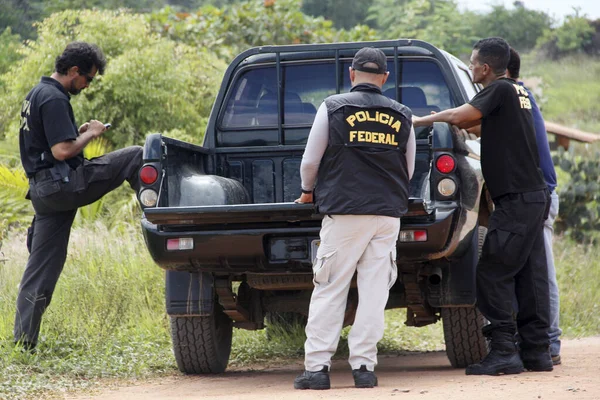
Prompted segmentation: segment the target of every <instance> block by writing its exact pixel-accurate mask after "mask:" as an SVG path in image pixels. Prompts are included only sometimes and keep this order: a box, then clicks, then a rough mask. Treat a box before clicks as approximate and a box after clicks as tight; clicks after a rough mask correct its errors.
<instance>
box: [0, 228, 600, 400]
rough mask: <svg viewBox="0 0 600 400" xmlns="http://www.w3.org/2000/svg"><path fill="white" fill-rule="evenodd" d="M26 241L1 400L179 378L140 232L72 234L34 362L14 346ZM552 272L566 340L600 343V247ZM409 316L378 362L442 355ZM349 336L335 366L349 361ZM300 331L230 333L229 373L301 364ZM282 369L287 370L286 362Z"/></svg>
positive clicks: (1, 266) (12, 261)
mask: <svg viewBox="0 0 600 400" xmlns="http://www.w3.org/2000/svg"><path fill="white" fill-rule="evenodd" d="M24 242H25V236H24V233H23V232H21V231H11V232H10V233H9V235H8V237H7V238H6V239H5V240H4V246H3V251H4V257H5V258H6V260H5V261H4V262H0V339H2V343H1V346H0V371H2V373H1V374H0V398H2V399H28V398H36V399H37V398H44V397H48V396H51V395H53V394H56V393H62V392H64V391H66V390H74V389H81V388H89V387H92V388H93V387H95V386H96V385H98V383H99V382H105V381H106V379H105V378H110V380H114V378H117V381H118V380H120V379H125V380H135V379H143V378H148V377H155V376H161V375H165V374H177V373H178V372H177V369H176V366H175V361H174V357H173V355H172V352H171V341H170V337H169V328H168V321H167V317H166V315H165V307H164V273H163V271H162V270H161V269H160V268H159V267H157V266H156V265H155V264H154V263H153V261H152V259H151V258H150V256H149V255H148V253H147V250H146V246H145V244H144V242H143V239H142V235H141V232H140V229H139V228H138V227H137V226H132V225H127V224H123V225H119V229H112V230H108V229H107V228H106V227H105V226H104V225H103V224H101V223H96V224H94V225H91V226H87V227H79V228H75V229H73V232H72V234H71V243H70V246H69V256H68V259H67V263H66V265H65V268H64V272H63V274H62V276H61V279H60V281H59V283H58V286H57V288H56V292H55V295H54V299H53V301H52V304H51V305H50V307H49V309H48V311H47V313H46V315H45V317H44V321H43V324H42V332H41V336H40V344H39V346H38V351H37V353H35V354H29V353H22V352H20V351H19V350H18V349H16V348H15V347H14V346H13V344H12V326H13V322H14V312H15V306H14V304H15V299H16V295H17V288H18V283H19V281H20V278H21V275H22V273H23V269H24V266H25V263H26V261H27V255H28V254H27V250H26V248H25V244H24ZM555 252H556V262H557V271H558V279H559V286H560V288H561V300H562V314H561V317H562V327H563V329H564V336H565V337H578V336H586V335H595V334H598V333H600V313H599V312H598V311H599V310H598V308H599V305H600V293H598V292H597V290H596V289H597V282H600V247H599V246H596V247H590V246H587V247H586V246H583V245H578V244H575V243H574V242H572V241H571V240H569V239H567V238H564V237H558V238H557V239H556V242H555ZM405 312H406V311H405V310H404V309H399V310H388V311H387V312H386V331H385V336H384V339H383V340H382V341H381V342H380V343H379V351H380V353H388V354H389V353H397V352H400V351H405V350H417V351H433V350H443V349H444V343H443V333H442V327H441V323H437V324H435V325H431V326H428V327H424V328H408V327H405V326H404V320H405ZM348 330H349V328H345V329H344V332H343V335H342V340H341V341H340V345H339V348H338V353H337V354H336V357H337V358H345V357H347V355H348V348H347V340H346V338H347V334H348ZM304 340H305V336H304V331H303V328H302V327H300V326H296V327H293V328H292V329H291V330H286V331H283V330H282V331H277V330H276V329H272V330H271V332H270V334H269V335H268V336H267V335H266V334H265V331H244V330H237V329H236V330H234V337H233V346H232V353H231V359H230V367H231V368H239V367H245V366H248V365H253V364H256V363H261V362H268V363H269V365H272V364H273V363H277V362H279V360H289V359H290V358H292V359H296V360H297V361H298V362H300V361H301V360H302V357H303V344H304ZM282 362H283V361H282Z"/></svg>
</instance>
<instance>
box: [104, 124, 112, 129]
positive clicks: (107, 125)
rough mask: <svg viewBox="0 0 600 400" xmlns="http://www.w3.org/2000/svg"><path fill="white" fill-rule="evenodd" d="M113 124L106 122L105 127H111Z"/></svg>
mask: <svg viewBox="0 0 600 400" xmlns="http://www.w3.org/2000/svg"><path fill="white" fill-rule="evenodd" d="M111 126H112V125H111V124H104V127H105V128H106V129H108V128H110V127H111Z"/></svg>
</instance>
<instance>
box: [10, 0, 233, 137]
mask: <svg viewBox="0 0 600 400" xmlns="http://www.w3.org/2000/svg"><path fill="white" fill-rule="evenodd" d="M38 28H39V36H38V39H37V40H35V41H32V42H30V43H28V46H27V47H26V48H25V50H24V56H25V57H24V59H23V60H22V62H21V63H19V64H15V65H14V66H13V67H12V68H11V69H10V71H9V72H8V73H7V74H5V75H4V76H2V81H3V82H4V83H5V85H6V88H7V91H6V93H3V94H0V132H3V133H4V134H5V135H6V137H7V138H8V139H10V140H12V141H13V142H14V141H16V137H17V135H18V110H19V107H20V104H21V102H22V99H23V98H24V97H25V95H26V94H27V92H28V91H29V90H30V89H31V88H32V87H33V86H34V85H35V84H36V82H37V81H38V80H39V77H40V76H41V75H49V74H50V73H51V72H52V71H53V69H54V68H53V67H54V58H55V57H56V56H57V55H59V54H60V53H61V52H62V51H63V49H64V47H65V46H66V45H67V44H68V43H69V42H71V41H73V40H83V41H88V42H92V43H96V44H97V45H98V46H99V47H100V48H101V49H103V51H104V53H105V54H106V56H107V59H108V66H107V69H106V72H105V74H104V76H100V77H99V78H98V79H96V80H94V83H93V84H92V85H91V86H90V88H88V89H87V90H85V91H83V92H82V94H81V95H79V96H75V97H73V100H72V104H73V109H74V112H75V118H76V120H77V121H79V122H80V123H82V122H83V121H87V120H89V119H91V118H95V119H99V120H102V121H106V122H111V123H112V125H113V128H111V130H110V131H109V132H107V133H106V134H105V136H106V137H107V138H108V139H109V140H110V141H111V144H112V145H114V146H115V147H122V146H125V145H129V144H133V143H138V144H141V143H142V142H143V140H144V137H145V135H146V134H147V133H150V132H157V131H168V130H171V129H175V128H177V129H181V130H184V131H186V132H188V133H189V134H190V135H192V136H193V137H194V138H195V141H196V142H201V140H202V136H203V133H204V129H205V126H206V117H207V116H208V114H209V112H210V108H211V106H212V101H213V99H214V97H215V93H216V91H217V88H218V85H219V83H220V77H221V74H222V71H223V70H224V68H225V65H224V64H223V63H222V62H221V61H219V60H217V59H216V58H215V57H214V56H212V55H211V54H209V53H207V52H205V51H203V50H202V49H193V48H191V47H189V46H187V45H185V44H181V43H179V44H178V43H174V42H173V41H170V40H168V39H166V38H160V37H158V36H156V35H154V34H152V33H151V32H150V29H149V26H148V24H147V23H146V22H145V20H144V18H143V17H142V16H140V15H135V14H130V13H128V12H124V11H65V12H63V13H59V14H53V15H52V16H51V17H49V18H47V19H46V20H44V21H43V22H42V23H40V24H39V26H38ZM115 32H118V35H117V34H115Z"/></svg>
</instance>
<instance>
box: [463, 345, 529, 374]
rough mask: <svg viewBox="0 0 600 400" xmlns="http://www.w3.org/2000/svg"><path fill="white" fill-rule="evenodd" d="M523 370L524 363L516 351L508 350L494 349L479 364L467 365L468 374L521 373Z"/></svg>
mask: <svg viewBox="0 0 600 400" xmlns="http://www.w3.org/2000/svg"><path fill="white" fill-rule="evenodd" d="M521 372H523V363H522V362H521V358H520V357H519V353H517V352H516V351H514V352H508V351H501V350H495V349H492V351H490V353H489V354H488V355H487V356H486V357H485V358H484V359H483V361H481V362H480V363H479V364H472V365H469V366H468V367H467V370H466V371H465V373H466V374H467V375H500V374H520V373H521Z"/></svg>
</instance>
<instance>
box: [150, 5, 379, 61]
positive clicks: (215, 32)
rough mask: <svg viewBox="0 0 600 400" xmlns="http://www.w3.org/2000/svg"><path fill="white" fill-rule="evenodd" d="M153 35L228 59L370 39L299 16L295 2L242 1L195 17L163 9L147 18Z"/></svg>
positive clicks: (359, 30) (367, 33)
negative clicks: (254, 51)
mask: <svg viewBox="0 0 600 400" xmlns="http://www.w3.org/2000/svg"><path fill="white" fill-rule="evenodd" d="M150 24H151V25H152V27H153V29H154V31H156V32H158V33H160V34H161V35H164V36H166V37H168V38H171V39H174V40H178V41H182V42H184V43H187V44H190V45H193V46H194V47H196V48H206V49H209V50H210V51H213V52H215V53H217V54H218V55H219V56H221V57H222V58H224V59H228V60H229V59H231V58H232V57H233V56H235V55H236V54H238V53H240V52H241V51H243V50H246V49H247V48H249V47H253V46H261V45H274V44H299V43H324V42H343V41H356V40H372V39H375V37H376V33H375V31H373V30H372V29H370V28H368V27H367V26H357V27H354V28H353V29H351V30H335V29H334V28H333V24H332V22H331V21H326V20H324V19H323V18H322V17H318V18H314V17H309V16H307V15H304V14H303V13H302V11H301V9H300V3H299V2H298V1H297V0H264V1H248V2H244V3H239V4H233V5H231V6H230V7H227V8H224V9H218V8H215V7H212V6H205V7H202V8H201V9H200V10H198V11H197V12H195V13H176V12H174V10H173V9H170V8H165V9H163V10H161V11H160V12H155V13H153V14H152V15H151V16H150Z"/></svg>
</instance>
